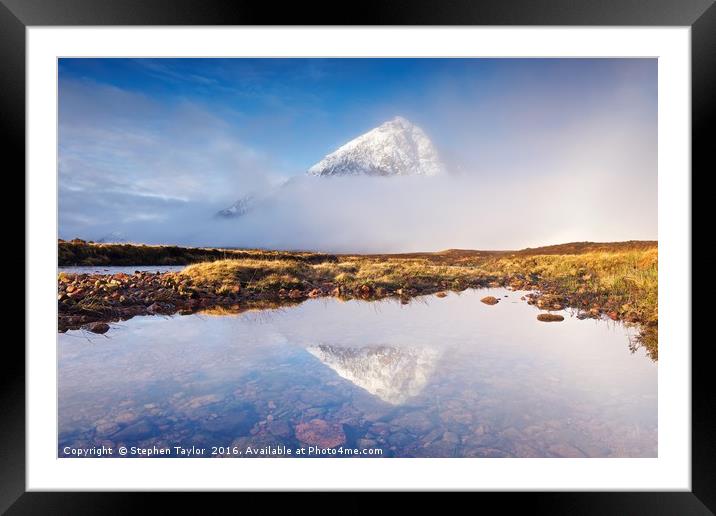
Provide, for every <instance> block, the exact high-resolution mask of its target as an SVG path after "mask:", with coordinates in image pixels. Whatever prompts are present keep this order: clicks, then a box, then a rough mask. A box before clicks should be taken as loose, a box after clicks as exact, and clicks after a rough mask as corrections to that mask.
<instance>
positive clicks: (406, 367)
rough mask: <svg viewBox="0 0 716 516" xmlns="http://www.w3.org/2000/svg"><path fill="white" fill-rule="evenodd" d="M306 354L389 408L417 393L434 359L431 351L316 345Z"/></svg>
mask: <svg viewBox="0 0 716 516" xmlns="http://www.w3.org/2000/svg"><path fill="white" fill-rule="evenodd" d="M308 351H309V353H311V354H312V355H314V356H315V357H316V358H318V359H319V360H320V361H321V362H323V363H324V364H326V365H327V366H328V367H330V368H331V369H333V370H334V371H335V372H336V373H338V374H339V375H340V376H341V377H343V378H345V379H346V380H349V381H351V382H353V383H354V384H355V385H357V386H358V387H361V388H363V389H365V390H366V391H368V392H370V393H371V394H373V395H375V396H377V397H379V398H380V399H382V400H383V401H385V402H388V403H391V404H393V405H399V404H401V403H404V402H405V401H406V400H407V399H408V398H410V397H412V396H415V395H417V394H419V393H420V391H421V390H422V389H423V387H425V384H426V383H427V381H428V377H429V376H430V374H431V372H432V371H433V369H434V367H435V361H436V360H437V357H438V354H437V352H436V351H434V350H432V349H404V348H393V347H388V346H366V347H362V348H345V347H340V346H331V345H328V344H320V345H318V346H311V347H309V348H308Z"/></svg>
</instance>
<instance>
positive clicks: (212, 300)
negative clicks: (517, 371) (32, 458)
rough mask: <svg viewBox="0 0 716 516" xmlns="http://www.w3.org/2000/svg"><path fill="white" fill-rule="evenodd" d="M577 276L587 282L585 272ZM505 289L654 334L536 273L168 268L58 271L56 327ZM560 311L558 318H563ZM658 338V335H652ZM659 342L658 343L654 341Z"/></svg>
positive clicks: (622, 307) (539, 304) (616, 307)
mask: <svg viewBox="0 0 716 516" xmlns="http://www.w3.org/2000/svg"><path fill="white" fill-rule="evenodd" d="M580 281H582V282H586V281H588V276H586V275H585V276H583V277H582V278H581V279H580ZM485 287H491V288H507V289H508V290H512V291H529V293H526V294H525V295H523V296H521V297H520V299H521V300H522V301H526V302H527V303H528V304H530V305H533V306H535V307H536V308H539V309H541V310H548V311H551V310H564V309H565V308H571V309H573V310H575V309H576V313H575V314H574V315H575V316H576V317H577V318H578V319H586V318H593V319H599V318H603V317H608V318H609V319H611V320H614V321H624V322H626V323H642V326H643V327H644V328H646V327H648V328H646V329H648V330H649V331H650V335H651V334H654V335H656V329H657V324H656V322H655V321H654V322H651V321H646V322H644V321H643V314H641V313H640V312H639V311H638V310H636V309H634V308H633V307H632V306H631V305H629V304H624V303H623V301H621V302H620V301H619V299H617V298H614V297H610V296H609V295H608V294H606V293H595V292H592V291H590V290H589V289H588V288H586V287H579V288H577V289H575V290H574V291H573V292H569V293H564V288H563V286H561V285H559V284H553V283H550V282H548V281H544V280H541V279H540V277H539V276H537V275H534V274H533V275H529V276H526V275H522V274H511V275H506V276H504V277H499V276H492V275H490V276H477V277H474V278H470V279H465V280H459V281H458V280H448V279H443V278H441V277H436V278H435V279H434V281H432V282H431V281H429V280H426V279H425V278H416V281H415V282H414V283H412V284H410V283H409V284H408V285H402V286H400V287H399V288H389V287H386V286H378V285H371V284H368V283H366V284H359V285H357V286H354V285H351V286H349V285H345V284H340V283H335V282H326V283H319V284H315V283H310V282H309V281H306V282H305V284H304V285H295V282H294V285H293V286H291V288H279V287H277V288H275V289H261V290H257V289H251V285H240V284H239V283H238V282H236V283H234V284H227V283H224V284H203V283H202V284H196V283H194V282H193V280H192V279H191V278H190V277H188V276H187V275H184V274H181V273H176V272H167V273H149V272H140V271H135V273H134V274H125V273H118V274H111V275H108V274H69V273H64V272H62V273H60V274H59V275H58V295H57V302H58V329H59V331H60V332H64V331H67V330H68V329H79V328H83V329H85V330H87V331H91V332H94V333H100V334H101V333H105V332H107V331H108V330H109V326H103V325H91V323H108V322H115V321H123V320H127V319H130V318H132V317H135V316H138V315H158V316H168V315H172V314H177V313H178V314H181V315H189V314H192V313H195V312H199V311H202V312H209V313H216V314H226V313H239V312H242V311H246V310H253V309H265V308H277V307H280V306H285V305H291V304H297V303H301V302H303V301H305V300H306V299H315V298H320V297H326V296H334V297H340V298H341V299H361V300H366V301H371V300H377V299H384V298H395V299H397V300H399V301H400V303H402V304H408V303H410V301H411V299H412V298H414V297H416V296H421V295H429V294H435V295H436V297H438V298H442V297H445V296H446V295H447V292H450V291H453V292H460V291H463V290H466V289H469V288H478V289H479V288H485ZM481 301H482V302H483V303H485V304H487V305H490V306H494V305H495V304H498V303H499V302H500V299H498V298H497V297H495V296H486V297H484V298H483V299H481ZM559 317H561V316H559ZM538 319H539V320H540V321H545V322H553V321H558V320H563V318H562V319H556V318H553V317H551V316H549V315H546V314H543V315H540V316H539V317H538ZM650 340H653V341H655V339H650ZM652 347H655V346H652Z"/></svg>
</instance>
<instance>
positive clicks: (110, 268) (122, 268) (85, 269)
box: [57, 265, 186, 274]
mask: <svg viewBox="0 0 716 516" xmlns="http://www.w3.org/2000/svg"><path fill="white" fill-rule="evenodd" d="M185 268H186V265H67V266H62V267H58V268H57V272H67V273H70V274H118V273H120V272H123V273H124V274H134V272H135V271H142V272H179V271H181V270H184V269H185Z"/></svg>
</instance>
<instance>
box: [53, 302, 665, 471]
mask: <svg viewBox="0 0 716 516" xmlns="http://www.w3.org/2000/svg"><path fill="white" fill-rule="evenodd" d="M486 295H494V296H496V297H499V298H500V300H501V301H500V303H498V304H497V305H495V306H488V305H485V304H483V303H481V302H480V299H481V298H482V297H484V296H486ZM520 296H521V294H520V293H516V292H510V291H507V290H504V289H485V290H479V291H465V292H462V293H460V294H457V293H450V294H449V295H448V296H447V297H445V298H438V297H436V296H425V297H420V298H416V299H415V300H413V301H412V302H411V303H410V304H408V305H401V304H400V302H398V301H396V300H387V301H381V302H363V301H357V300H355V301H347V302H342V301H340V300H338V299H335V298H328V299H315V300H308V301H306V302H304V303H302V304H300V305H297V306H293V307H290V308H284V309H278V310H268V311H260V312H244V313H242V314H236V315H222V316H215V315H208V314H194V315H186V316H179V315H177V316H173V317H136V318H134V319H131V320H129V321H125V322H122V323H116V324H113V325H112V329H111V330H110V331H109V332H108V333H107V334H106V335H94V334H91V333H87V332H84V331H81V330H77V331H68V332H67V333H64V334H59V335H58V373H59V410H58V412H59V414H58V419H59V443H58V444H59V449H58V455H59V456H60V457H63V456H67V455H66V453H65V447H68V446H69V447H73V448H88V447H96V446H97V447H98V446H107V447H110V448H112V449H117V448H118V447H119V446H127V447H131V446H137V447H141V448H151V447H157V448H163V447H168V448H170V449H171V451H172V454H175V449H174V448H173V447H174V446H182V447H185V448H191V447H192V446H194V447H197V448H205V449H207V455H205V456H210V453H211V451H212V450H211V448H212V447H213V446H217V447H229V448H230V449H231V448H232V447H236V448H233V450H234V451H229V452H228V453H230V454H235V451H236V450H237V449H238V450H239V451H241V452H243V451H244V450H246V449H247V448H254V449H276V448H278V447H283V446H285V447H288V448H291V449H297V448H299V447H301V446H302V444H303V443H305V442H308V441H310V440H311V439H315V438H316V437H315V436H316V435H318V438H319V440H322V442H323V443H324V444H326V445H329V446H334V445H335V443H339V442H340V443H342V446H344V447H350V448H357V449H366V450H380V452H375V451H373V452H371V453H374V454H375V453H381V455H382V456H383V457H585V456H586V457H655V456H656V454H657V364H656V363H655V362H653V361H652V360H650V359H649V358H648V357H647V356H646V355H645V354H644V353H643V352H641V351H640V350H637V351H636V352H635V353H632V352H631V351H630V350H629V338H630V336H631V335H632V333H633V330H630V329H628V328H625V327H623V326H621V325H619V324H615V323H612V322H607V321H596V320H589V319H588V320H578V319H577V318H576V317H571V314H570V313H569V312H562V313H563V315H564V316H565V320H564V321H563V322H555V323H544V322H539V321H537V320H536V315H537V313H538V311H537V310H536V309H535V308H534V307H532V306H530V305H528V304H527V303H525V302H524V301H520V299H519V298H520ZM316 420H318V422H316ZM271 447H273V448H271ZM218 451H221V452H225V451H227V450H218ZM241 456H242V457H245V456H247V455H246V454H245V453H242V454H241ZM330 456H335V455H330Z"/></svg>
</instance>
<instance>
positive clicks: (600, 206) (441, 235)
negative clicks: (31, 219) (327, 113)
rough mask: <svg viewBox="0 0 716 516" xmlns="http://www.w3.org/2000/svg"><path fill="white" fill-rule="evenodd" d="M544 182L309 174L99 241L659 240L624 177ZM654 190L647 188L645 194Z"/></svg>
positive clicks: (426, 245)
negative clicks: (228, 209)
mask: <svg viewBox="0 0 716 516" xmlns="http://www.w3.org/2000/svg"><path fill="white" fill-rule="evenodd" d="M536 177H539V174H538V175H536V176H535V179H526V180H525V179H522V180H514V181H511V182H504V181H501V182H500V183H499V186H497V185H496V184H491V183H490V182H489V181H479V180H477V179H476V178H470V177H451V176H445V177H428V178H426V177H392V178H370V177H341V178H330V179H327V178H311V177H301V178H296V179H293V180H290V181H289V182H287V183H286V184H284V185H283V186H281V187H277V188H275V189H273V190H270V191H268V192H266V193H265V195H264V196H263V197H262V198H261V199H259V200H258V201H257V202H256V203H255V204H254V206H253V208H252V209H251V210H250V211H249V212H248V213H247V214H245V215H243V216H241V217H237V218H220V217H215V216H213V214H214V213H215V212H216V210H217V208H219V206H217V205H212V204H211V203H180V204H181V206H175V207H174V209H171V210H169V213H172V214H173V216H170V217H167V218H164V219H162V220H152V219H147V220H142V219H141V218H140V219H138V220H134V221H130V222H127V223H125V224H124V225H123V227H121V228H118V227H111V226H112V225H111V224H107V225H105V226H104V227H102V228H96V230H95V233H96V235H95V236H94V238H99V234H100V233H102V232H103V231H104V232H105V233H107V234H110V233H115V235H116V234H119V235H122V236H123V237H124V238H125V239H127V240H130V241H138V242H150V243H176V244H183V245H216V246H228V247H261V248H270V249H305V250H320V251H326V252H408V251H421V250H424V251H435V250H441V249H447V248H472V249H517V248H523V247H528V246H539V245H546V244H551V243H561V242H567V241H581V240H592V241H613V240H628V239H652V238H656V213H655V212H654V213H652V212H650V211H646V210H644V209H643V208H642V207H643V206H644V205H645V204H648V203H644V202H643V200H640V199H638V198H635V192H636V197H638V192H639V191H640V190H639V188H638V185H625V184H624V182H623V179H622V180H621V183H619V187H615V185H617V183H616V182H617V181H620V179H619V178H617V177H609V175H608V174H606V175H605V174H604V173H599V174H595V173H591V174H590V173H582V174H580V175H579V177H576V176H574V175H571V174H561V175H560V174H550V175H549V176H548V177H550V180H549V181H543V180H539V179H536ZM635 187H637V188H635ZM648 190H649V189H643V188H642V189H641V191H643V192H644V195H650V194H649V193H648ZM607 200H608V203H607ZM157 202H165V203H172V202H177V201H167V200H157ZM607 205H608V207H609V208H608V209H605V206H607ZM615 207H618V209H615ZM179 208H181V209H179ZM87 236H88V235H85V237H87ZM67 237H68V238H69V235H67Z"/></svg>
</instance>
